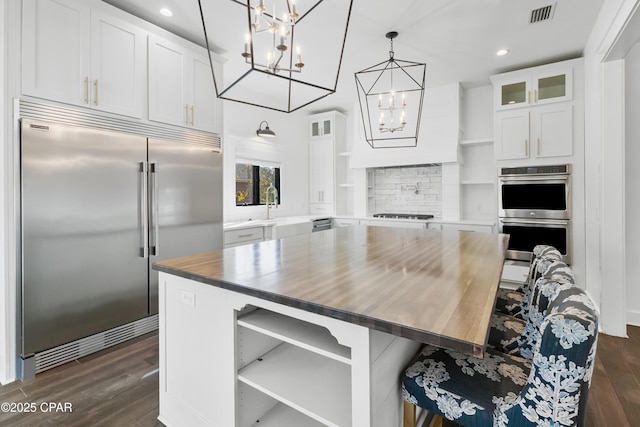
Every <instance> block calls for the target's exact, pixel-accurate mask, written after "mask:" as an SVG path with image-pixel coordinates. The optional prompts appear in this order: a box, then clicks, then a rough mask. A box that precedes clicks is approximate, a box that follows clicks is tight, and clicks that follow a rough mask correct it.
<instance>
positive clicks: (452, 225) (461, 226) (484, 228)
mask: <svg viewBox="0 0 640 427" xmlns="http://www.w3.org/2000/svg"><path fill="white" fill-rule="evenodd" d="M428 228H429V229H430V230H442V231H444V230H455V231H477V232H479V233H495V224H480V223H477V224H474V223H462V222H429V224H428Z"/></svg>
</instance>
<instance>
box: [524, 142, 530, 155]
mask: <svg viewBox="0 0 640 427" xmlns="http://www.w3.org/2000/svg"><path fill="white" fill-rule="evenodd" d="M524 156H525V157H529V140H528V139H525V140H524Z"/></svg>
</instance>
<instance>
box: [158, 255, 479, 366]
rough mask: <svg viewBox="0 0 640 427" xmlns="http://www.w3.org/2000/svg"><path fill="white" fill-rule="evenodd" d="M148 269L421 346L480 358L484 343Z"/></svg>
mask: <svg viewBox="0 0 640 427" xmlns="http://www.w3.org/2000/svg"><path fill="white" fill-rule="evenodd" d="M152 268H153V269H154V270H157V271H159V272H162V273H167V274H172V275H174V276H178V277H182V278H184V279H189V280H194V281H196V282H199V283H202V284H205V285H209V286H215V287H218V288H221V289H226V290H229V291H233V292H238V293H241V294H244V295H249V296H252V297H256V298H259V299H263V300H265V301H270V302H274V303H277V304H282V305H285V306H288V307H292V308H297V309H299V310H303V311H307V312H310V313H315V314H319V315H322V316H327V317H331V318H333V319H337V320H342V321H344V322H348V323H352V324H355V325H359V326H363V327H366V328H369V329H374V330H377V331H380V332H385V333H388V334H391V335H395V336H399V337H403V338H407V339H410V340H413V341H417V342H420V343H423V344H430V345H434V346H438V347H444V348H448V349H451V350H455V351H459V352H464V353H467V354H473V355H474V356H475V357H480V358H482V357H483V355H484V343H470V342H462V341H458V340H455V339H452V338H447V337H444V336H441V335H437V334H434V333H429V332H423V331H420V330H418V329H415V328H412V327H409V326H404V325H399V324H397V323H393V322H388V321H384V320H381V319H375V318H372V317H369V316H365V315H361V314H355V313H351V312H346V311H343V310H338V309H334V308H329V307H326V306H323V305H319V304H314V303H311V302H308V301H302V300H299V299H295V298H290V297H285V296H282V295H278V294H274V293H270V292H264V291H259V290H256V289H252V288H247V287H244V286H240V285H237V284H235V283H230V282H226V281H223V280H217V279H212V278H210V277H206V276H201V275H198V274H193V273H189V272H186V271H184V270H180V269H174V268H170V267H166V266H163V265H159V264H157V263H153V265H152Z"/></svg>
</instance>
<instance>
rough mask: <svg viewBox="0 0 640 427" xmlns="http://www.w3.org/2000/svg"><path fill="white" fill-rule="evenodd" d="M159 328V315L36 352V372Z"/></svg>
mask: <svg viewBox="0 0 640 427" xmlns="http://www.w3.org/2000/svg"><path fill="white" fill-rule="evenodd" d="M156 329H158V315H157V314H156V315H154V316H150V317H146V318H144V319H141V320H137V321H135V322H132V323H128V324H126V325H122V326H118V327H117V328H113V329H110V330H108V331H104V332H101V333H99V334H95V335H91V336H89V337H86V338H82V339H79V340H77V341H73V342H70V343H68V344H64V345H61V346H59V347H55V348H52V349H49V350H45V351H43V352H40V353H36V355H35V358H36V373H39V372H42V371H46V370H47V369H51V368H55V367H56V366H60V365H63V364H65V363H68V362H71V361H72V360H76V359H78V358H80V357H84V356H87V355H89V354H92V353H95V352H97V351H100V350H104V349H105V348H109V347H112V346H114V345H116V344H120V343H123V342H125V341H127V340H130V339H132V338H135V337H139V336H140V335H144V334H146V333H149V332H152V331H155V330H156Z"/></svg>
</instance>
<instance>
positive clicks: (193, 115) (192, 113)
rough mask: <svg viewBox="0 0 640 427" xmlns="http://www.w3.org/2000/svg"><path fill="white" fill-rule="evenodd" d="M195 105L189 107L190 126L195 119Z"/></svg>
mask: <svg viewBox="0 0 640 427" xmlns="http://www.w3.org/2000/svg"><path fill="white" fill-rule="evenodd" d="M195 108H196V106H195V105H192V106H191V126H193V118H194V117H195Z"/></svg>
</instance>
